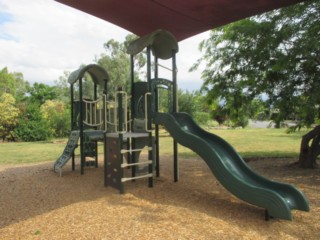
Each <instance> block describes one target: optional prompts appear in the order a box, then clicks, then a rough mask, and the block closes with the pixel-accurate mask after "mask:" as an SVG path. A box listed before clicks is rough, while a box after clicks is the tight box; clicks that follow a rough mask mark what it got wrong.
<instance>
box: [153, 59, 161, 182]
mask: <svg viewBox="0 0 320 240" xmlns="http://www.w3.org/2000/svg"><path fill="white" fill-rule="evenodd" d="M154 63H155V67H154V78H155V79H157V78H158V77H159V76H158V75H159V73H158V58H157V57H155V58H154ZM154 94H155V96H154V98H155V112H158V111H159V94H158V89H157V88H156V89H155V93H154ZM155 138H156V177H160V154H159V145H160V144H159V125H158V124H156V125H155Z"/></svg>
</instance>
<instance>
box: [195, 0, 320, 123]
mask: <svg viewBox="0 0 320 240" xmlns="http://www.w3.org/2000/svg"><path fill="white" fill-rule="evenodd" d="M319 19H320V2H319V1H306V2H303V3H300V4H297V5H293V6H291V7H288V8H283V9H280V10H275V11H272V12H269V13H265V14H262V15H260V16H256V17H252V18H248V19H245V20H242V21H238V22H235V23H232V24H229V25H227V26H225V27H221V28H218V29H216V30H213V31H212V32H211V35H210V38H209V39H208V40H206V41H203V42H202V43H201V44H200V49H201V50H202V51H204V56H203V57H202V58H201V59H200V60H198V62H197V63H196V64H195V65H194V66H193V68H192V69H195V68H197V66H198V65H199V64H200V62H201V61H205V62H206V68H205V70H204V71H203V73H202V78H203V80H204V84H203V90H204V91H205V92H206V93H207V94H208V97H209V98H211V99H212V102H214V101H215V100H218V102H220V103H221V102H222V103H224V104H225V105H224V108H226V109H228V110H229V117H230V119H232V120H233V121H234V122H236V123H237V122H238V123H237V124H239V123H240V125H241V124H243V123H245V122H246V120H245V119H244V118H247V117H248V116H250V108H251V107H248V106H249V105H251V103H252V101H253V100H256V99H258V98H260V97H261V96H262V95H265V96H267V100H268V102H267V104H268V105H269V106H270V107H272V108H277V109H280V114H278V115H277V118H278V119H277V121H278V122H280V121H282V120H284V119H287V118H293V117H294V118H299V119H303V120H304V121H306V123H308V124H311V123H313V122H314V120H315V117H316V115H318V116H319V115H320V113H319V108H318V109H316V106H317V105H319V103H320V95H319V94H318V91H319V87H320V79H319V76H320V74H319V71H320V61H319V56H320V44H319V37H318V36H319V34H320V25H319ZM244 115H245V116H244Z"/></svg>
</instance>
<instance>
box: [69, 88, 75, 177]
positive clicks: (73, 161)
mask: <svg viewBox="0 0 320 240" xmlns="http://www.w3.org/2000/svg"><path fill="white" fill-rule="evenodd" d="M70 96H71V101H70V104H71V127H70V129H71V131H73V130H74V127H73V121H74V119H73V118H74V112H73V111H74V110H73V107H74V106H73V101H74V99H73V98H74V95H73V84H71V85H70ZM71 158H72V162H71V170H72V171H74V170H75V159H74V152H73V153H72V157H71Z"/></svg>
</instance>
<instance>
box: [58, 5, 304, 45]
mask: <svg viewBox="0 0 320 240" xmlns="http://www.w3.org/2000/svg"><path fill="white" fill-rule="evenodd" d="M56 1H58V2H61V3H64V4H66V5H69V6H71V7H73V8H76V9H79V10H81V11H84V12H86V13H89V14H91V15H94V16H96V17H99V18H101V19H104V20H106V21H108V22H111V23H113V24H115V25H118V26H120V27H122V28H125V29H127V30H128V31H130V32H132V33H134V34H136V35H138V36H144V35H146V34H148V33H150V32H153V31H155V30H156V29H166V30H168V31H169V32H171V33H172V34H173V35H174V36H175V37H176V39H177V40H178V41H181V40H183V39H186V38H188V37H191V36H193V35H196V34H198V33H201V32H204V31H206V30H209V29H212V28H216V27H219V26H222V25H225V24H228V23H231V22H234V21H237V20H240V19H242V18H246V17H250V16H254V15H257V14H260V13H263V12H267V11H270V10H273V9H277V8H281V7H285V6H288V5H291V4H294V3H298V2H302V0H130V1H128V0H56Z"/></svg>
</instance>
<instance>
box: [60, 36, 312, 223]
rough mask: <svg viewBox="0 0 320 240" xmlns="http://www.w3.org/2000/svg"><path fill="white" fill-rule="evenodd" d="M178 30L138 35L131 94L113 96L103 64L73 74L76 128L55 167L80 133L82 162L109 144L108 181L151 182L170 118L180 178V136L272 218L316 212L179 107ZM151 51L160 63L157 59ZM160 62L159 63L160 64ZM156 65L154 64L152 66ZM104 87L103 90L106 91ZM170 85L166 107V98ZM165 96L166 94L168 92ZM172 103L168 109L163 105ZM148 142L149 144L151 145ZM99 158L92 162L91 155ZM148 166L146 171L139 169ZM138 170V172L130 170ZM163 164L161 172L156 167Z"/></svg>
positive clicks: (132, 49)
mask: <svg viewBox="0 0 320 240" xmlns="http://www.w3.org/2000/svg"><path fill="white" fill-rule="evenodd" d="M144 49H146V55H147V74H146V75H147V77H146V78H147V80H146V81H145V82H136V81H135V79H134V56H135V55H136V54H138V53H140V52H141V51H142V50H144ZM177 52H178V44H177V42H176V40H175V38H174V36H173V35H172V34H171V33H169V32H167V31H164V30H157V31H155V32H152V33H150V34H148V35H146V36H144V37H141V38H139V39H137V40H135V41H133V42H132V43H131V44H130V45H129V47H128V49H127V53H128V54H130V59H131V85H130V86H131V94H130V96H129V95H127V93H126V91H124V90H123V89H122V88H119V89H118V92H117V93H116V98H115V99H114V100H113V101H110V99H109V93H108V84H107V83H108V80H109V77H108V74H107V72H106V71H105V70H104V69H103V68H101V67H100V66H98V65H88V66H86V67H83V68H80V69H79V70H77V71H75V72H73V73H72V74H71V75H70V77H69V82H70V84H71V100H72V117H71V119H72V125H71V126H72V132H71V135H70V139H69V141H68V144H67V147H66V149H65V151H64V153H63V154H62V156H61V157H60V158H59V159H58V160H57V162H56V163H55V171H60V175H61V169H62V167H63V165H64V164H65V163H66V162H67V161H68V160H69V159H72V169H73V170H74V149H75V148H76V146H77V142H78V139H79V140H80V168H81V174H83V173H84V167H85V166H86V165H94V166H95V167H98V152H97V151H98V150H97V142H98V141H103V144H104V183H105V186H111V187H114V188H116V189H118V190H119V191H120V193H124V184H125V182H127V181H135V180H136V179H140V178H147V179H148V185H149V187H152V185H153V176H154V175H155V176H156V177H158V176H159V175H160V168H159V166H160V164H159V162H160V154H159V152H160V146H159V125H163V126H164V127H165V128H166V129H167V131H168V132H169V133H170V134H171V136H172V137H173V139H174V142H173V149H174V153H173V160H174V181H178V143H180V144H181V145H184V146H186V147H188V148H190V149H191V150H193V151H194V152H196V153H197V154H198V155H199V156H200V157H201V158H202V159H203V160H204V161H205V162H206V164H207V165H208V166H209V168H210V170H211V171H212V173H213V174H214V175H215V177H216V178H217V180H218V181H219V182H220V183H221V184H222V185H223V186H224V187H225V188H226V189H227V190H228V191H229V192H231V193H232V194H233V195H235V196H236V197H238V198H239V199H242V200H243V201H246V202H248V203H250V204H253V205H256V206H259V207H262V208H264V209H265V216H266V219H269V217H277V218H282V219H288V220H291V218H292V216H291V209H297V210H302V211H309V205H308V201H307V199H306V198H305V196H304V195H303V193H301V192H300V191H299V190H297V189H296V188H295V187H293V186H291V185H288V184H284V183H279V182H274V181H271V180H268V179H266V178H264V177H262V176H260V175H258V174H256V173H255V172H253V171H252V170H251V169H250V168H249V167H248V166H247V164H246V163H245V161H244V160H243V159H242V158H241V156H239V154H238V153H237V152H236V151H235V150H234V148H233V147H232V146H231V145H229V144H228V143H227V142H226V141H224V140H223V139H221V138H220V137H218V136H216V135H214V134H212V133H209V132H206V131H205V130H203V129H202V128H200V127H199V126H198V125H197V124H196V123H195V122H194V121H193V120H192V118H191V117H190V116H189V115H187V114H185V113H179V112H178V101H177V67H176V53H177ZM151 53H152V54H153V56H154V64H153V66H152V64H151ZM159 59H160V60H161V59H162V60H168V59H169V60H171V65H172V67H171V69H170V71H171V76H172V79H171V80H169V79H166V78H161V77H159V66H161V65H160V64H159ZM152 67H153V69H152ZM152 70H153V71H152ZM85 72H88V73H89V74H90V75H91V78H92V79H93V81H94V96H93V100H88V99H84V97H83V90H82V78H83V76H84V73H85ZM76 82H79V83H78V85H79V94H78V95H79V99H78V100H75V99H74V95H75V94H74V85H75V83H76ZM98 86H99V87H100V88H101V89H100V92H102V94H101V96H100V97H98V90H97V89H98ZM163 92H165V93H166V94H165V96H166V97H167V101H166V102H167V106H166V108H163V107H161V109H162V112H161V111H160V107H159V106H160V101H159V99H160V98H161V97H163V95H161V94H162V93H163ZM160 95H161V96H160ZM163 109H165V111H163ZM145 146H146V148H145ZM144 150H146V151H148V159H147V161H140V160H139V155H140V152H141V151H144ZM89 157H91V158H93V159H94V161H92V163H91V162H90V161H87V158H89ZM141 166H145V167H144V168H143V171H139V169H140V167H141ZM128 167H129V168H130V169H131V176H129V177H128V176H125V170H126V169H127V168H128ZM154 170H155V174H154Z"/></svg>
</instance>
